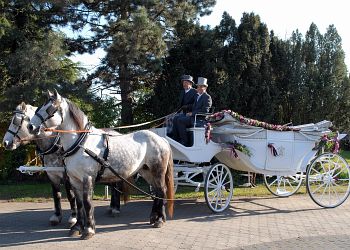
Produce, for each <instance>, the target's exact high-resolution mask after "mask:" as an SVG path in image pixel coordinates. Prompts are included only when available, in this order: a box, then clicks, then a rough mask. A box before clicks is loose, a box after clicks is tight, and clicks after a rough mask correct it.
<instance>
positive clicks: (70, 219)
mask: <svg viewBox="0 0 350 250" xmlns="http://www.w3.org/2000/svg"><path fill="white" fill-rule="evenodd" d="M77 221H78V220H77V218H75V217H73V216H70V217H69V219H68V224H69V227H73V226H74V225H75V224H76V223H77Z"/></svg>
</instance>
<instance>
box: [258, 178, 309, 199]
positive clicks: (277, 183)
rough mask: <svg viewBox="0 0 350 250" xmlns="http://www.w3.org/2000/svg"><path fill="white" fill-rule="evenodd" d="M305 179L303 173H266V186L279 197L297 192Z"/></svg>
mask: <svg viewBox="0 0 350 250" xmlns="http://www.w3.org/2000/svg"><path fill="white" fill-rule="evenodd" d="M302 181H303V173H302V172H298V173H296V174H295V175H287V176H282V175H264V182H265V186H266V188H267V189H268V190H269V191H270V192H271V193H272V194H273V195H276V196H278V197H289V196H291V195H293V194H295V193H296V192H297V191H298V190H299V188H300V186H301V183H302Z"/></svg>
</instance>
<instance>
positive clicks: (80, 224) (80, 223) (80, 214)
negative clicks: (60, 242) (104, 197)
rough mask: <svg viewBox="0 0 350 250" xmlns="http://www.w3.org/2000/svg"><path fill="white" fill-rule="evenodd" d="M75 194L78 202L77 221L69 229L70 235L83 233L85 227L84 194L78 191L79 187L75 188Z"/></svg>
mask: <svg viewBox="0 0 350 250" xmlns="http://www.w3.org/2000/svg"><path fill="white" fill-rule="evenodd" d="M74 194H75V201H76V204H77V223H75V224H74V225H73V226H72V227H71V228H70V231H69V236H79V235H81V233H82V231H83V228H84V222H85V220H84V217H85V213H84V209H83V200H82V195H81V194H80V193H79V192H78V191H77V189H74Z"/></svg>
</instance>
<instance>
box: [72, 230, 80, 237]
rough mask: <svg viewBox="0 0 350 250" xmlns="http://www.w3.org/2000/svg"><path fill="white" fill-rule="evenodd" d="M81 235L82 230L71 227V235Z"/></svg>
mask: <svg viewBox="0 0 350 250" xmlns="http://www.w3.org/2000/svg"><path fill="white" fill-rule="evenodd" d="M80 235H81V232H80V230H78V229H71V230H70V231H69V237H79V236H80Z"/></svg>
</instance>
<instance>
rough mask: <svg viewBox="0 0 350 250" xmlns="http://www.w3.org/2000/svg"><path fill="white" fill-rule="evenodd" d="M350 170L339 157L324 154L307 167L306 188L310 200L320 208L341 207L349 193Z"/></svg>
mask: <svg viewBox="0 0 350 250" xmlns="http://www.w3.org/2000/svg"><path fill="white" fill-rule="evenodd" d="M349 177H350V170H349V166H348V164H347V162H346V161H345V160H344V159H343V158H342V157H341V156H339V155H337V154H333V153H325V154H322V155H320V156H318V157H317V158H316V159H315V160H314V161H313V162H312V163H311V165H310V166H309V167H308V169H307V174H306V184H307V185H306V187H307V191H308V192H309V195H310V197H311V199H312V200H313V201H314V202H315V203H317V204H318V205H319V206H321V207H326V208H332V207H337V206H339V205H341V204H342V203H343V202H344V201H345V200H346V199H347V198H348V196H349V193H350V178H349Z"/></svg>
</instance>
